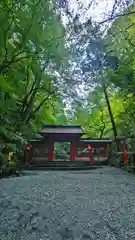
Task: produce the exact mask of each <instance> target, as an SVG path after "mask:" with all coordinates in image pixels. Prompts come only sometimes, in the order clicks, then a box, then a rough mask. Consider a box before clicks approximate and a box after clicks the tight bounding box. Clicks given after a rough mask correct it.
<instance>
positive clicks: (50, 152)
mask: <svg viewBox="0 0 135 240" xmlns="http://www.w3.org/2000/svg"><path fill="white" fill-rule="evenodd" d="M53 158H54V143H53V142H51V143H49V146H48V160H49V161H53Z"/></svg>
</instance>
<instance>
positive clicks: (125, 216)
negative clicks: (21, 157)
mask: <svg viewBox="0 0 135 240" xmlns="http://www.w3.org/2000/svg"><path fill="white" fill-rule="evenodd" d="M101 171H102V174H101ZM12 239H13V240H16V239H17V240H21V239H25V240H44V239H46V240H61V239H62V240H69V239H71V240H72V239H74V240H82V239H84V240H87V239H90V240H96V239H101V240H106V239H110V240H116V239H117V240H125V239H128V240H132V239H134V240H135V176H134V175H131V174H128V173H126V172H123V171H122V170H120V169H115V168H109V167H106V168H104V169H96V170H90V171H78V172H75V171H74V172H72V171H71V172H56V171H55V172H52V171H49V172H45V171H42V172H40V171H39V172H30V174H27V175H26V176H22V177H18V178H9V179H1V180H0V240H12Z"/></svg>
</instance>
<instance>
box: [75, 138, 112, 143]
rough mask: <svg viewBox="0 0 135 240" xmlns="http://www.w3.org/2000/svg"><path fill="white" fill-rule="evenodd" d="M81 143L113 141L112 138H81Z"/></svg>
mask: <svg viewBox="0 0 135 240" xmlns="http://www.w3.org/2000/svg"><path fill="white" fill-rule="evenodd" d="M79 142H81V143H88V144H91V143H101V144H102V143H103V144H104V143H112V140H110V139H83V138H82V139H80V141H79Z"/></svg>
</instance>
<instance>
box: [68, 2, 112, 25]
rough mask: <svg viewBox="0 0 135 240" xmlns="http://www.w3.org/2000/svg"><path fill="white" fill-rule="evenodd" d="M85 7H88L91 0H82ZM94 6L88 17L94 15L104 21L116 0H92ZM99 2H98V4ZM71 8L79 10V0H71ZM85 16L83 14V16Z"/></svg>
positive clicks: (93, 17)
mask: <svg viewBox="0 0 135 240" xmlns="http://www.w3.org/2000/svg"><path fill="white" fill-rule="evenodd" d="M80 2H81V3H82V4H83V6H84V7H87V6H88V5H89V3H90V2H91V0H80ZM92 2H93V3H92V6H91V7H90V10H89V11H88V12H87V16H86V17H89V16H90V17H92V19H93V20H95V21H102V20H103V19H104V18H105V17H107V15H108V14H109V12H111V10H112V7H113V2H114V0H98V1H97V0H92ZM96 2H97V4H96ZM69 5H70V9H72V10H74V11H75V12H77V0H69ZM82 18H83V16H82Z"/></svg>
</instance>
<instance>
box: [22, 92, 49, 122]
mask: <svg viewBox="0 0 135 240" xmlns="http://www.w3.org/2000/svg"><path fill="white" fill-rule="evenodd" d="M49 97H50V95H47V97H45V98H44V99H43V100H42V101H41V103H40V104H39V105H38V106H37V107H36V109H35V110H34V111H33V113H32V114H31V115H30V116H29V117H28V118H27V120H26V122H29V121H30V119H31V118H32V117H33V116H34V115H35V114H36V113H37V112H38V111H39V110H40V108H41V107H42V105H43V104H44V103H45V102H46V101H47V100H48V98H49Z"/></svg>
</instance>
